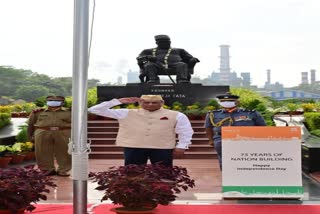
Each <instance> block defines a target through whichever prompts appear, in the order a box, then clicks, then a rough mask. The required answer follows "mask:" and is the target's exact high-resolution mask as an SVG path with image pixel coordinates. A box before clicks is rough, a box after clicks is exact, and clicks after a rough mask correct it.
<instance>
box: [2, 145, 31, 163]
mask: <svg viewBox="0 0 320 214" xmlns="http://www.w3.org/2000/svg"><path fill="white" fill-rule="evenodd" d="M22 147H23V146H22V143H15V144H13V145H12V146H7V151H8V153H6V156H7V157H11V158H12V160H11V163H12V164H20V163H22V162H23V160H24V158H25V156H26V155H24V154H22Z"/></svg>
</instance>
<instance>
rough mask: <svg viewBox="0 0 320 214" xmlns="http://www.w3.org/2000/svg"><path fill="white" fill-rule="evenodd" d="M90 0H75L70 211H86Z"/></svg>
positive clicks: (82, 212)
mask: <svg viewBox="0 0 320 214" xmlns="http://www.w3.org/2000/svg"><path fill="white" fill-rule="evenodd" d="M88 29H89V0H74V25H73V74H72V133H71V143H70V146H69V152H70V151H72V179H73V213H74V214H86V213H87V181H88V150H89V149H88V144H87V85H88V84H87V79H88V34H89V33H88Z"/></svg>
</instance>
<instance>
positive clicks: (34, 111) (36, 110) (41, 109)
mask: <svg viewBox="0 0 320 214" xmlns="http://www.w3.org/2000/svg"><path fill="white" fill-rule="evenodd" d="M44 110H45V109H44V108H37V109H34V110H33V111H32V113H34V114H36V113H38V112H42V111H44Z"/></svg>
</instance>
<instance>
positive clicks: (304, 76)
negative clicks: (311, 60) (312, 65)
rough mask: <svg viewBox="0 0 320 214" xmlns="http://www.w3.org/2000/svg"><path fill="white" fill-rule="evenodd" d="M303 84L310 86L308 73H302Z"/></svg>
mask: <svg viewBox="0 0 320 214" xmlns="http://www.w3.org/2000/svg"><path fill="white" fill-rule="evenodd" d="M301 84H309V80H308V72H301Z"/></svg>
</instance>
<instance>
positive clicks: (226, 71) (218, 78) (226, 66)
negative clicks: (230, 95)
mask: <svg viewBox="0 0 320 214" xmlns="http://www.w3.org/2000/svg"><path fill="white" fill-rule="evenodd" d="M229 48H230V46H229V45H220V56H219V58H220V68H219V72H214V71H213V72H212V73H211V75H210V77H209V79H210V80H211V82H212V83H213V84H217V85H230V86H233V87H250V84H251V77H250V73H249V72H243V73H241V74H240V77H238V75H237V73H236V72H234V71H233V72H231V68H230V54H229Z"/></svg>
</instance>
